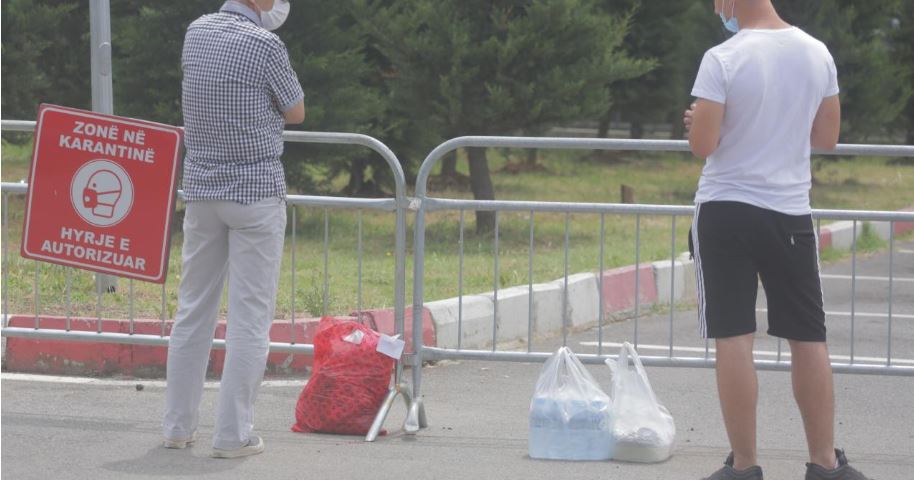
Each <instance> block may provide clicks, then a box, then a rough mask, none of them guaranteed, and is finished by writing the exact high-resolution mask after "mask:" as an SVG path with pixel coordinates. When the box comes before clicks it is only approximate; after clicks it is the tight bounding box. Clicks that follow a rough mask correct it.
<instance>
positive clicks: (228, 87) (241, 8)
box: [181, 1, 304, 204]
mask: <svg viewBox="0 0 914 480" xmlns="http://www.w3.org/2000/svg"><path fill="white" fill-rule="evenodd" d="M181 68H182V69H183V71H184V80H183V84H182V97H181V99H182V108H183V113H184V128H185V130H184V143H185V148H186V156H185V160H184V198H185V199H186V200H187V201H194V200H230V201H234V202H238V203H242V204H251V203H255V202H258V201H260V200H263V199H266V198H270V197H280V198H285V196H286V179H285V173H284V171H283V168H282V163H280V160H279V157H280V155H282V151H283V142H282V131H283V127H284V126H285V121H284V119H283V115H282V112H285V111H287V110H288V109H290V108H292V107H293V106H295V105H296V104H297V103H298V102H299V101H301V100H302V98H304V93H303V92H302V88H301V84H299V82H298V78H297V77H296V75H295V72H294V71H293V70H292V65H291V64H290V62H289V54H288V52H287V51H286V46H285V44H284V43H283V42H282V40H280V39H279V37H277V36H276V35H275V34H273V33H272V32H269V31H267V30H264V29H263V28H262V27H261V23H260V17H259V16H258V15H257V13H256V12H254V11H253V10H251V9H250V8H248V7H247V6H245V5H242V4H240V3H237V2H233V1H228V2H225V4H224V5H223V6H222V8H221V10H220V11H219V13H214V14H209V15H204V16H202V17H200V18H198V19H197V20H195V21H194V22H193V23H191V24H190V26H189V27H187V34H186V36H185V37H184V51H183V53H182V58H181Z"/></svg>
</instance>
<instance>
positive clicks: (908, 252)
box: [898, 248, 914, 254]
mask: <svg viewBox="0 0 914 480" xmlns="http://www.w3.org/2000/svg"><path fill="white" fill-rule="evenodd" d="M898 253H907V254H912V253H914V250H908V249H907V248H899V249H898Z"/></svg>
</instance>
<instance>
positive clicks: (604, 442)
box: [565, 400, 613, 460]
mask: <svg viewBox="0 0 914 480" xmlns="http://www.w3.org/2000/svg"><path fill="white" fill-rule="evenodd" d="M570 407H571V411H570V413H571V418H570V419H569V421H568V425H567V429H568V435H567V439H568V440H567V445H568V448H567V450H566V452H565V454H566V457H565V458H568V459H569V460H609V459H610V458H612V450H613V448H612V446H613V440H612V438H613V437H612V427H611V423H612V422H611V419H610V415H609V406H608V405H607V404H606V402H605V401H603V400H592V401H591V402H584V401H574V402H572V403H571V405H570Z"/></svg>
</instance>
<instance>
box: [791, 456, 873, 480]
mask: <svg viewBox="0 0 914 480" xmlns="http://www.w3.org/2000/svg"><path fill="white" fill-rule="evenodd" d="M835 457H837V458H838V468H835V469H832V470H829V469H827V468H825V467H823V466H821V465H817V464H815V463H807V464H806V480H872V479H871V478H870V477H867V476H866V475H864V474H863V473H861V472H860V471H859V470H857V469H856V468H854V467H852V466H850V465H848V464H847V457H845V456H844V450H838V449H837V448H836V449H835Z"/></svg>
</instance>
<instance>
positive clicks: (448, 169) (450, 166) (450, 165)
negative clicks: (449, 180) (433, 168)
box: [441, 150, 457, 177]
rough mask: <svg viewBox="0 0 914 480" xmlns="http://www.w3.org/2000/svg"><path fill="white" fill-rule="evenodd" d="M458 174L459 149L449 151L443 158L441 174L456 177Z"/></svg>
mask: <svg viewBox="0 0 914 480" xmlns="http://www.w3.org/2000/svg"><path fill="white" fill-rule="evenodd" d="M456 175H457V151H456V150H454V151H451V152H448V153H447V154H446V155H445V156H444V159H443V160H441V176H442V177H454V176H456Z"/></svg>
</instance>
